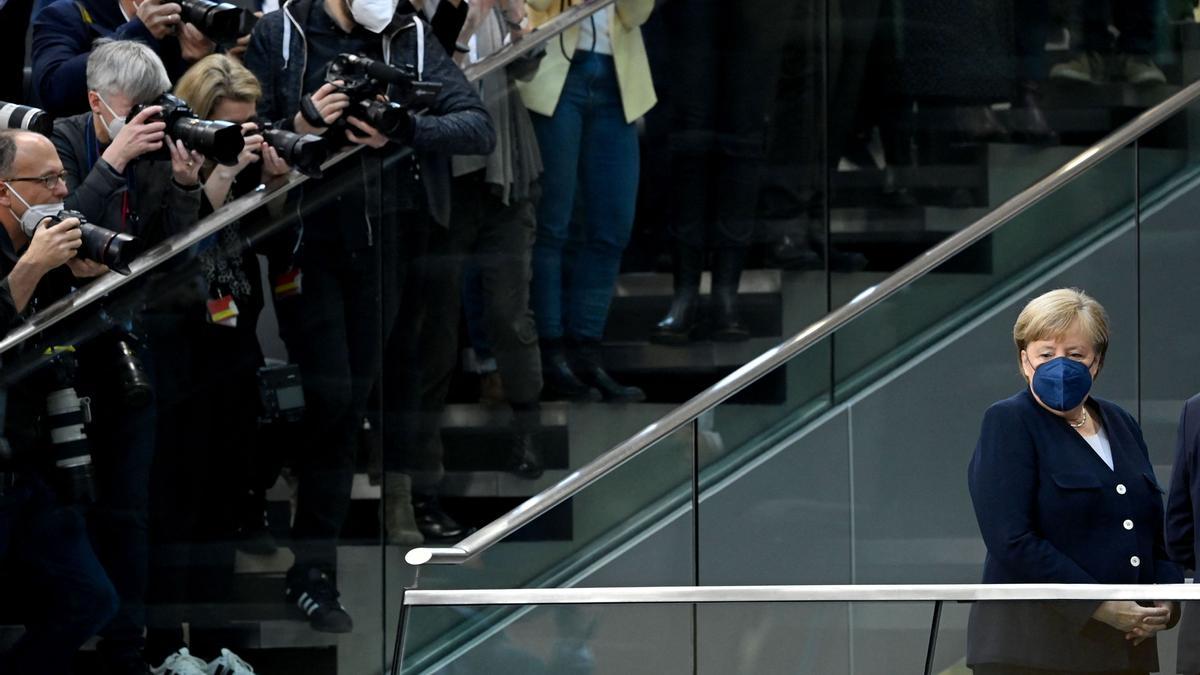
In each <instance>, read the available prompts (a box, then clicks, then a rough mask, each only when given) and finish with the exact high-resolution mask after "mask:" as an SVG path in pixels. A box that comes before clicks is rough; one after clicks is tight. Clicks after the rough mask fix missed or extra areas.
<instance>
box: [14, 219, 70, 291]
mask: <svg viewBox="0 0 1200 675" xmlns="http://www.w3.org/2000/svg"><path fill="white" fill-rule="evenodd" d="M47 222H49V219H45V220H43V221H42V223H41V224H40V225H38V227H37V229H36V230H34V231H33V238H32V239H31V240H30V242H29V247H28V248H26V249H25V252H24V253H22V254H21V257H20V259H18V260H17V263H16V264H15V265H14V266H13V269H12V271H11V272H9V273H8V288H9V291H11V292H12V297H13V303H14V304H15V305H16V306H17V311H18V312H23V311H25V308H26V307H27V306H28V305H29V299H30V298H32V297H33V291H34V290H35V289H36V288H37V285H38V282H40V281H41V280H42V277H43V276H45V275H46V273H47V272H49V271H50V270H52V269H54V268H55V267H58V266H59V265H62V264H63V263H65V262H67V261H68V260H70V259H72V258H74V257H75V255H76V253H77V252H78V251H79V247H80V246H82V245H83V231H82V230H80V229H79V219H78V218H67V219H65V220H63V221H62V222H61V223H58V224H56V225H52V226H50V227H46V223H47Z"/></svg>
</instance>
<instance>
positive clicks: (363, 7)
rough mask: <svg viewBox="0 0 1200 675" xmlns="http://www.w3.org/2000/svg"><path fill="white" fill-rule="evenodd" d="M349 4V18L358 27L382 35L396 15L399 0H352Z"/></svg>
mask: <svg viewBox="0 0 1200 675" xmlns="http://www.w3.org/2000/svg"><path fill="white" fill-rule="evenodd" d="M349 4H350V16H352V17H354V21H355V22H357V23H358V25H360V26H362V27H363V28H366V29H367V30H369V31H371V32H372V33H382V32H383V29H384V28H387V27H388V24H390V23H391V22H392V17H394V16H395V15H396V6H397V5H399V4H400V0H353V2H350V3H349Z"/></svg>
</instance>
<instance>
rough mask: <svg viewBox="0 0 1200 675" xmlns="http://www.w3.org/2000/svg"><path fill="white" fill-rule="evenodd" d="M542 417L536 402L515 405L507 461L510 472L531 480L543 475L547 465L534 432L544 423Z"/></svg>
mask: <svg viewBox="0 0 1200 675" xmlns="http://www.w3.org/2000/svg"><path fill="white" fill-rule="evenodd" d="M541 417H542V416H541V410H540V408H539V407H538V404H536V403H533V404H529V405H521V406H518V405H516V404H514V405H513V424H512V438H511V442H510V444H509V451H508V461H507V470H508V472H509V473H511V474H513V475H516V476H520V477H521V478H528V479H530V480H534V479H536V478H541V477H542V473H543V472H544V471H545V467H544V465H543V463H542V456H541V453H540V452H538V447H537V443H536V442H535V441H534V434H535V433H536V432H537V429H538V427H540V426H541V423H542V419H541Z"/></svg>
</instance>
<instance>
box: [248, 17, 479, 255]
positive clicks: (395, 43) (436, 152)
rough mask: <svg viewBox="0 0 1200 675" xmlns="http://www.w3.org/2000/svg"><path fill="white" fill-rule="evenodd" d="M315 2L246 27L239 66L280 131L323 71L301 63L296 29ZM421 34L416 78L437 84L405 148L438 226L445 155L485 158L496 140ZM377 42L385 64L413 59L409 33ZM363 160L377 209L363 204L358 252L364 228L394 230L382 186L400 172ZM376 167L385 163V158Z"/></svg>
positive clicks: (445, 214) (453, 70) (472, 99)
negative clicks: (312, 73)
mask: <svg viewBox="0 0 1200 675" xmlns="http://www.w3.org/2000/svg"><path fill="white" fill-rule="evenodd" d="M315 2H321V0H290V1H289V2H288V3H287V4H285V5H284V6H283V7H282V8H281V9H280V11H278V12H272V13H270V14H267V15H266V16H264V17H263V18H262V20H260V21H259V22H258V24H257V25H256V26H255V27H254V33H253V35H252V36H251V38H250V46H249V49H248V50H247V52H246V66H247V67H248V68H249V69H250V70H251V71H253V72H254V74H255V75H257V76H258V79H259V81H260V82H261V83H262V87H263V95H262V98H260V99H259V101H258V115H259V117H260V118H263V119H269V120H275V121H277V122H280V123H281V124H283V125H284V126H285V127H288V128H290V126H291V123H292V119H293V117H294V116H295V114H296V112H297V111H298V110H300V99H301V97H302V96H303V95H304V94H310V93H312V92H306V91H304V77H305V71H306V70H307V69H309V68H322V69H323V68H324V67H325V64H314V63H309V62H308V43H307V40H306V38H305V34H304V27H305V26H306V25H308V18H309V14H310V12H311V11H312V8H313V4H314V3H315ZM426 35H427V37H428V39H426V40H425V72H424V78H425V79H426V80H431V81H435V82H440V83H441V84H442V89H441V93H440V94H439V95H438V98H437V101H436V102H435V103H434V104H433V106H432V108H431V109H430V110H429V111H428V113H427V114H424V115H418V116H416V119H415V129H414V134H413V138H412V143H411V145H412V148H413V150H415V151H416V152H417V153H418V156H419V158H420V165H421V178H422V181H423V183H424V186H425V196H426V200H427V202H428V206H429V211H430V215H431V216H432V217H433V219H434V220H435V221H437V222H438V223H439V224H441V225H443V226H445V225H447V224H448V223H449V222H450V205H451V194H450V178H451V170H450V157H451V155H484V154H488V153H490V152H491V151H492V149H493V148H494V147H495V144H496V134H495V130H494V129H493V128H492V120H491V117H490V116H489V115H488V113H487V109H486V108H484V106H483V102H482V101H480V100H479V95H478V94H477V93H476V91H475V88H474V87H472V86H471V85H470V84H469V83H468V82H467V80H466V78H465V77H463V74H462V71H460V70H459V68H458V67H457V66H456V65H455V64H454V62H453V61H451V60H450V58H449V57H448V56H447V54H446V52H445V50H444V49H443V48H442V46H441V45H440V44H439V42H438V40H437V39H436V38H435V37H433V35H432V33H431V32H430V30H429V27H428V26H426ZM380 40H382V41H384V43H385V45H386V49H384V50H383V51H384V53H385V54H386V53H390V55H391V62H392V63H393V64H409V63H412V62H414V61H415V60H416V59H415V56H416V50H417V39H416V31H414V30H400V31H398V32H391V33H387V34H385V35H383V36H380ZM393 145H394V144H389V146H387V147H385V148H384V151H385V152H386V153H387V154H388V155H395V154H396V153H397V152H399V150H400V148H393ZM352 161H353V160H352ZM363 161H364V163H363V167H364V169H363V174H362V179H363V181H365V182H366V183H367V184H368V186H370V185H372V184H374V183H376V180H378V185H379V187H380V192H381V194H380V195H379V198H380V199H379V202H378V203H371V204H369V205H368V208H369V209H370V211H371V212H369V213H368V214H367V216H368V217H367V221H368V222H367V223H366V225H365V229H363V230H362V231H361V233H360V234H359V235H356V236H357V238H358V241H357V245H358V246H361V245H370V242H371V241H372V240H373V238H374V234H373V232H372V231H371V230H370V227H371V223H372V222H376V223H380V224H381V226H382V227H393V226H397V225H399V224H398V223H389V222H387V220H386V217H387V216H388V215H389V214H392V213H395V212H396V209H395V208H393V207H392V205H391V204H389V198H390V197H391V196H392V190H389V189H388V186H389V185H395V184H396V181H398V180H402V178H401V177H400V176H399V172H400V171H402V170H403V169H402V168H400V167H403V166H404V163H402V162H390V165H391V168H381V169H380V173H378V174H376V173H375V170H374V169H372V168H370V167H369V166H368V162H367V161H366V160H363ZM382 163H383V164H385V165H387V164H389V162H388V161H387V160H386V159H384V160H383V162H382ZM307 188H308V191H312V190H314V189H320V188H319V187H318V186H316V185H312V184H310V185H309V186H307ZM325 189H328V188H327V187H326V188H325ZM350 246H351V247H352V248H355V247H357V246H356V242H354V241H351V244H350Z"/></svg>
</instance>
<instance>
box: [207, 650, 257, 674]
mask: <svg viewBox="0 0 1200 675" xmlns="http://www.w3.org/2000/svg"><path fill="white" fill-rule="evenodd" d="M207 675H254V669H253V668H251V667H250V664H249V663H246V662H245V661H243V660H242V658H241V657H240V656H238V655H237V654H234V653H233V652H231V651H229V650H228V649H222V650H221V655H220V656H218V657H217V658H215V659H213V660H212V662H211V663H209V664H208V671H207Z"/></svg>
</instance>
